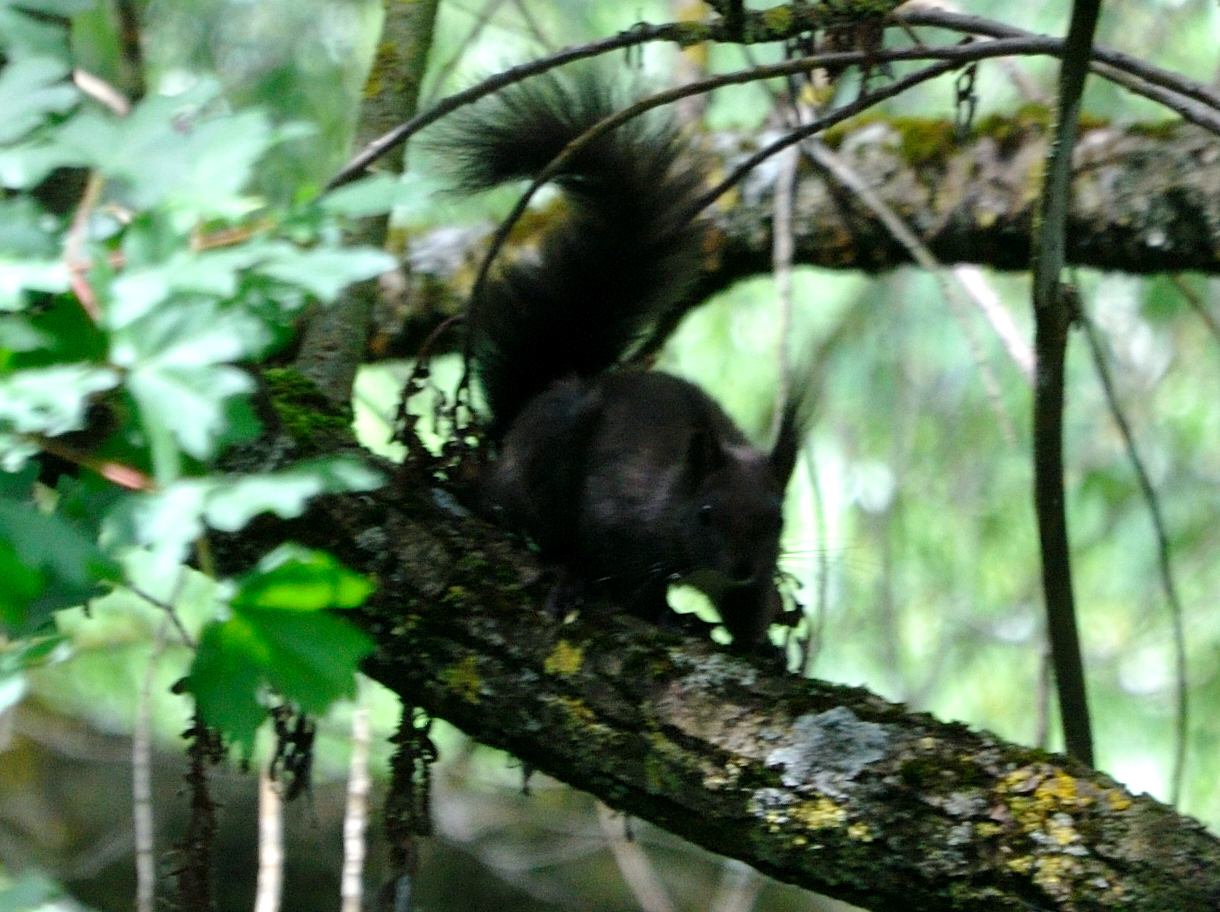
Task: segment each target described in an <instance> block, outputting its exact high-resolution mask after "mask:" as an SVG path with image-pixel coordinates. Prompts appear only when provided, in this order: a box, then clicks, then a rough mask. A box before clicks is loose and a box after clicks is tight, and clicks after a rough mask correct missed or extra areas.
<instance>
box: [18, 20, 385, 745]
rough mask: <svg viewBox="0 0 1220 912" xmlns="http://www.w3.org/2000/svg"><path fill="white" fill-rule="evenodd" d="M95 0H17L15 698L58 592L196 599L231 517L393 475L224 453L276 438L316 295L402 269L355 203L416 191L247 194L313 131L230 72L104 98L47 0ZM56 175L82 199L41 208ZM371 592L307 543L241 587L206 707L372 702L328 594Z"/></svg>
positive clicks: (250, 730) (225, 600)
mask: <svg viewBox="0 0 1220 912" xmlns="http://www.w3.org/2000/svg"><path fill="white" fill-rule="evenodd" d="M91 6H92V4H89V3H78V2H43V3H34V2H30V3H23V4H22V5H21V8H20V9H18V8H15V7H13V6H11V5H9V4H0V35H2V36H3V37H2V38H0V48H2V49H3V53H4V54H5V57H6V59H7V61H8V63H7V65H6V66H5V67H4V68H3V70H0V108H3V109H4V110H5V114H6V116H5V118H4V123H3V124H0V186H3V187H4V190H5V198H4V199H3V200H0V468H3V470H4V474H2V475H0V635H2V636H3V637H7V638H8V639H7V641H6V640H5V639H3V638H0V650H2V651H0V700H4V699H9V698H10V697H12V695H13V694H17V693H19V692H20V689H21V686H22V685H21V682H22V680H23V675H24V673H25V671H26V669H27V668H28V667H30V666H31V665H32V664H36V663H37V662H40V661H42V660H44V659H45V658H46V657H47V655H48V654H50V652H51V651H53V650H54V647H55V646H56V645H57V644H58V643H59V642H60V641H61V638H60V637H59V636H58V635H57V634H55V632H54V631H55V626H56V619H55V612H57V611H59V610H60V609H64V608H68V607H71V606H74V605H80V604H84V603H87V602H89V601H90V600H92V599H94V598H96V597H98V596H99V595H101V594H103V593H104V592H105V591H107V590H110V589H115V588H119V589H121V588H123V587H127V586H130V587H133V588H134V589H136V590H137V591H139V592H141V593H149V594H150V596H149V597H152V598H155V599H157V600H158V603H160V600H163V601H164V604H163V605H162V610H170V611H176V610H177V609H178V604H179V600H180V598H181V590H182V588H183V581H184V579H185V572H186V571H185V567H184V565H185V563H186V562H188V561H190V560H192V559H193V558H194V554H193V552H195V551H196V550H197V549H199V554H200V555H202V556H201V558H200V559H201V561H202V562H203V563H205V564H206V560H207V559H206V548H202V547H201V546H202V544H203V543H205V542H206V539H207V536H208V534H209V530H221V531H225V532H232V531H237V530H239V529H241V528H243V527H244V526H245V525H246V524H247V523H249V522H250V521H251V520H252V519H253V518H254V517H256V516H258V515H260V514H263V513H270V514H273V515H275V516H278V517H281V518H290V517H295V516H299V515H301V513H302V512H303V511H304V510H305V509H306V507H307V505H308V502H309V500H310V499H311V498H313V497H315V496H317V495H318V494H322V493H340V492H347V491H357V490H368V489H370V488H373V487H376V486H378V485H380V484H381V483H382V479H381V477H380V475H379V473H377V472H375V471H373V470H371V469H370V468H368V467H367V466H365V465H364V464H362V463H360V462H358V461H356V460H354V459H351V458H329V459H305V460H300V461H297V462H295V463H293V464H291V465H287V466H284V467H282V468H280V469H278V470H276V471H269V472H263V473H258V474H232V473H226V472H221V471H220V470H219V469H218V460H219V459H220V457H221V456H222V454H223V453H224V450H225V448H226V447H227V446H229V445H231V444H232V443H234V442H238V441H242V440H248V439H250V438H251V437H253V436H255V435H257V434H258V433H259V424H258V422H257V420H256V419H255V417H254V408H253V403H252V396H253V395H254V392H255V384H254V381H253V377H252V375H251V372H250V365H251V364H253V363H254V362H256V361H258V360H259V359H262V358H265V357H266V356H268V355H270V354H272V353H274V352H275V351H276V349H278V348H279V347H280V346H282V345H283V344H284V343H285V342H286V341H287V340H288V339H289V338H290V337H291V334H292V333H293V331H294V323H295V321H296V319H297V318H298V317H299V315H300V314H301V312H302V310H303V308H304V307H305V306H306V305H308V304H311V303H318V304H326V303H329V302H332V301H334V300H335V299H336V298H337V297H338V296H339V295H340V294H341V293H342V292H343V289H344V288H345V287H346V286H347V285H349V284H350V283H352V282H355V281H361V280H364V279H367V278H370V277H372V276H375V275H377V274H379V273H381V272H383V271H385V270H386V269H388V268H390V267H391V266H392V260H391V259H390V258H389V257H388V256H387V255H386V254H385V253H383V252H382V251H379V250H373V249H366V248H348V247H345V246H343V245H342V243H341V240H340V237H341V230H340V229H341V228H342V223H341V222H340V221H339V219H341V218H344V217H346V216H348V215H351V214H354V213H358V214H362V215H363V214H367V213H369V212H373V211H385V210H386V209H387V208H388V207H389V206H391V205H392V204H393V202H394V194H393V193H391V192H388V191H387V188H386V187H385V186H384V183H383V182H379V181H373V182H370V183H371V186H364V185H361V184H356V185H353V186H352V187H350V188H348V189H347V190H346V191H345V195H344V196H341V197H340V198H339V200H338V202H331V203H328V204H326V205H321V204H319V203H317V202H315V201H311V200H307V199H301V200H298V201H296V202H294V203H292V204H290V205H280V206H276V205H272V204H271V203H269V202H268V201H267V200H266V199H264V198H263V197H261V196H260V195H259V194H258V193H257V192H256V191H255V190H252V189H251V188H254V187H257V186H258V185H259V176H260V169H262V168H263V167H264V164H265V162H266V161H267V160H268V157H269V156H270V155H271V154H272V153H273V152H274V151H275V150H276V149H277V148H278V147H280V146H281V145H283V144H284V143H285V142H287V141H290V140H295V139H299V138H301V137H303V136H306V135H308V134H309V132H310V131H309V130H308V129H306V128H305V127H302V126H300V125H293V124H287V125H276V124H274V123H273V120H272V118H271V117H270V116H269V115H268V114H267V113H265V112H264V111H263V110H261V109H259V108H256V107H248V108H246V109H244V110H233V109H232V108H231V107H230V106H229V105H228V104H227V103H226V100H225V99H224V98H222V97H221V93H220V91H219V88H218V86H217V85H216V84H215V83H214V82H209V81H207V80H202V79H201V80H197V81H196V82H195V83H194V84H193V85H192V86H191V87H190V88H189V89H187V90H186V91H184V92H181V93H179V94H176V95H172V96H171V95H159V94H150V95H149V96H147V97H146V98H144V99H143V100H141V101H139V102H137V103H136V104H135V105H134V106H133V107H132V110H131V111H130V113H129V114H127V115H126V116H120V115H118V114H116V113H114V112H113V111H110V110H108V109H107V108H105V107H103V106H102V105H100V104H98V103H96V102H94V101H93V100H91V99H89V98H87V97H85V96H83V95H82V94H81V93H80V92H79V91H78V90H77V89H76V87H75V86H74V85H73V83H72V81H71V78H70V74H71V70H72V67H73V61H72V59H71V57H70V56H69V54H68V47H69V44H68V42H67V40H66V35H65V33H64V29H63V27H61V26H59V25H56V24H54V23H52V22H50V21H49V20H44V19H40V18H39V17H38V16H37V15H30V14H29V12H27V11H30V12H34V13H37V12H52V13H55V14H57V15H64V16H71V15H73V14H76V13H79V12H81V11H83V10H85V9H87V8H89V7H91ZM57 185H61V186H63V187H66V188H68V190H67V196H66V198H67V199H68V200H69V201H73V200H74V201H75V203H74V211H73V212H71V213H69V214H68V215H62V214H56V213H55V212H52V211H49V210H48V209H47V208H45V206H44V203H43V202H42V200H43V199H45V198H46V197H45V194H44V191H45V190H46V189H47V187H53V186H57ZM378 200H380V206H379V205H378ZM40 479H41V480H40ZM370 590H371V584H370V583H369V582H368V581H366V580H363V579H362V578H360V577H358V576H356V575H355V574H352V573H351V572H350V571H347V570H345V569H344V568H343V567H342V566H340V565H339V564H338V563H337V562H336V561H335V560H334V559H333V558H331V557H329V556H328V555H325V554H321V553H315V552H301V551H299V550H277V551H276V552H275V553H273V554H272V555H269V556H268V558H267V559H266V560H265V561H264V562H263V563H262V564H260V566H259V567H258V569H257V570H255V571H253V572H251V573H250V574H249V575H247V576H245V577H242V578H240V579H237V580H232V581H228V582H224V581H221V585H219V586H217V588H216V593H215V595H214V597H213V599H212V601H211V605H212V608H211V613H212V615H213V617H214V618H215V619H214V620H213V621H212V622H211V623H209V624H207V625H206V626H205V627H204V631H203V633H202V636H201V638H200V642H199V648H198V653H197V655H196V657H195V663H194V666H193V668H192V671H191V675H190V679H189V681H190V690H191V691H192V692H193V693H194V694H195V696H196V697H197V699H198V701H199V707H200V709H201V711H202V713H203V715H204V718H205V719H207V720H208V721H209V722H210V723H212V724H214V725H216V726H218V727H220V728H221V729H222V730H224V731H225V733H226V734H227V735H228V736H229V737H230V738H231V739H233V740H234V741H235V742H237V743H239V744H241V745H242V746H243V748H245V749H246V750H247V751H248V750H249V748H250V746H251V744H252V742H253V738H254V732H255V730H256V729H257V727H258V726H259V724H260V723H261V722H262V720H263V718H264V715H265V708H264V707H265V706H266V705H267V702H268V700H267V694H268V692H269V689H273V690H275V691H278V693H279V697H280V699H286V700H289V701H292V702H294V703H296V704H297V705H299V706H301V707H302V708H304V709H306V710H308V711H311V712H320V711H322V710H324V709H325V708H326V707H327V706H328V705H329V704H330V703H331V702H333V701H334V700H335V699H337V698H338V697H341V696H344V695H348V694H350V693H351V692H352V688H353V683H352V682H353V672H354V670H355V668H356V664H357V663H358V662H359V660H360V659H361V658H362V657H363V656H364V655H366V654H367V652H368V650H369V648H370V644H369V642H368V640H367V638H366V637H365V636H364V635H363V634H361V633H360V632H359V631H357V630H356V629H355V628H354V627H352V626H351V625H349V624H348V623H347V622H346V621H344V620H342V619H341V618H340V617H338V616H336V615H334V614H332V613H331V612H329V611H328V610H326V609H330V608H348V607H352V606H354V605H357V604H359V603H360V602H361V601H363V599H364V598H365V597H366V596H367V595H368V593H369V591H370ZM87 624H88V622H87V621H86V622H84V625H85V626H87ZM12 698H13V699H15V697H12Z"/></svg>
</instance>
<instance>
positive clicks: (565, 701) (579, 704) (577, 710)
mask: <svg viewBox="0 0 1220 912" xmlns="http://www.w3.org/2000/svg"><path fill="white" fill-rule="evenodd" d="M555 703H556V705H558V706H561V707H562V708H563V710H564V712H565V713H567V715H568V716H569V717H570V718H571V719H572V720H573V721H574V722H578V723H580V724H581V725H588V724H590V723H593V722H596V721H597V716H596V715H594V713H593V710H591V709H589V707H588V706H587V705H586V704H585V702H584V701H583V700H577V699H576V698H575V697H556V698H555Z"/></svg>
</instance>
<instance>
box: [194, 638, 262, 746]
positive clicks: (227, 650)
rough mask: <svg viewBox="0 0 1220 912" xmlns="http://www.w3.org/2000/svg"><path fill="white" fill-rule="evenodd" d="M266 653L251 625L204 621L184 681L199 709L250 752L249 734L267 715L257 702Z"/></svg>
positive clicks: (252, 740)
mask: <svg viewBox="0 0 1220 912" xmlns="http://www.w3.org/2000/svg"><path fill="white" fill-rule="evenodd" d="M269 660H270V656H269V654H268V653H267V652H266V651H265V650H263V649H261V648H260V644H259V643H258V641H257V638H256V636H255V632H254V630H253V629H251V627H250V625H248V624H246V623H244V622H243V621H241V620H238V619H236V618H230V619H229V620H227V621H214V622H213V623H211V624H208V625H207V626H206V627H205V628H204V629H203V633H202V634H201V635H200V637H199V648H198V649H197V650H196V651H195V659H194V661H193V662H192V663H191V670H190V674H189V675H188V676H187V679H186V685H185V686H186V690H188V691H189V692H190V693H192V694H194V695H195V702H196V704H197V706H198V709H199V713H200V715H201V716H203V718H204V719H205V720H206V721H207V723H208V724H209V725H212V726H215V727H216V728H219V729H220V730H221V731H222V732H224V733H225V735H226V736H227V737H228V738H229V739H230V740H232V741H233V743H235V744H237V745H239V746H240V747H241V748H242V753H243V755H245V756H247V757H248V756H249V755H250V752H251V751H252V750H253V749H254V734H255V732H256V731H258V727H259V726H260V725H261V724H262V722H263V719H264V718H265V717H266V712H265V711H264V709H263V707H262V704H261V703H260V702H259V696H260V690H261V684H262V682H263V681H264V680H265V678H266V675H265V674H264V671H265V668H266V665H267V663H268V661H269Z"/></svg>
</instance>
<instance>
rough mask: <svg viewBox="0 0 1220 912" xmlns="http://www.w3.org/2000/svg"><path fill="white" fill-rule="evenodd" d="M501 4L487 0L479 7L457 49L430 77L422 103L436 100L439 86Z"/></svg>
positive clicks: (502, 3) (493, 0)
mask: <svg viewBox="0 0 1220 912" xmlns="http://www.w3.org/2000/svg"><path fill="white" fill-rule="evenodd" d="M503 5H504V0H487V2H486V3H484V4H483V6H482V7H481V8H480V9H479V11H478V13H477V14H476V15H475V20H474V25H472V26H471V27H470V31H469V32H467V33H466V36H465V37H464V38H462V40H461V41H459V42H458V45H457V49H456V50H455V51H454V52H453V53H452V54H451V55H450V56H449V59H448V60H446V61H445V62H444V63H442V64H441V65H440V66H439V67H438V68H437V70H436V76H434V77H433V78H432V88H431V90H430V91H429V92H428V95H427V97H425V98H424V99H423V101H422V103H423V104H424V105H431V104H432V103H433V102H434V101H436V96H437V93H438V92H440V89H441V87H442V86H443V85H444V84H445V82H446V80H448V79H449V77H450V76H451V75H452V74H453V71H454V70H455V69H457V65H458V64H459V63H460V62H461V60H462V55H463V54H465V53H466V50H467V48H469V47H470V46H471V45H472V44H474V42H475V41H476V40H477V39H478V37H479V35H480V34H482V32H483V29H485V28H486V27H487V24H488V23H489V22H490V21H491V17H492V16H494V15H495V13H496V10H498V9H499V8H500V7H501V6H503Z"/></svg>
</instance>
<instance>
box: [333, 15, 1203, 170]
mask: <svg viewBox="0 0 1220 912" xmlns="http://www.w3.org/2000/svg"><path fill="white" fill-rule="evenodd" d="M816 9H818V8H817V7H810V8H809V12H808V15H804V14H802V15H798V16H796V17H794V18H793V20H792V22H791V27H790V31H791V33H792V34H800V33H802V32H804V31H807V30H808V29H809V28H811V27H814V26H816V25H817V24H818V23H817V22H815V21H812V20H811V18H810V17H813V18H816V14H815V10H816ZM807 19H810V21H807ZM893 21H894V23H895V25H898V26H901V27H904V28H906V27H908V26H910V25H928V26H936V27H941V28H949V29H954V30H956V31H960V32H965V33H967V34H978V35H987V36H990V37H993V38H996V39H998V40H1000V41H1004V40H1015V39H1023V40H1026V41H1029V42H1030V43H1029V44H1027V45H1023V46H1022V45H1019V44H1018V45H1014V46H1013V47H1012V49H1011V50H1009V51H1005V52H1004V53H1001V54H984V55H982V56H984V57H995V56H1034V55H1050V56H1054V57H1060V56H1062V55H1063V53H1064V50H1063V42H1062V41H1060V40H1059V39H1057V38H1052V37H1050V36H1046V35H1036V34H1033V33H1031V32H1027V31H1024V30H1022V29H1018V28H1014V27H1012V26H1008V25H1005V24H1003V23H998V22H994V21H992V20H988V19H983V18H981V17H977V16H961V15H958V14H954V13H947V12H944V11H942V10H927V9H912V10H908V11H904V12H903V13H901V14H898V15H896V16H895V17H894V19H893ZM693 26H695V27H693ZM755 31H756V30H753V29H751V30H748V33H749V34H754V33H755ZM697 34H698V36H699V37H700V38H701V39H702V40H707V41H713V42H716V41H729V42H732V43H735V44H741V43H745V42H743V40H742V39H741V36H737V35H732V34H729V33H728V30H727V29H726V28H724V25H723V23H719V24H713V25H706V24H701V23H697V24H692V23H683V22H669V23H662V24H659V25H649V24H644V23H641V24H638V25H636V26H633V27H632V28H631V29H629V30H627V31H625V32H620V33H619V34H617V35H611V36H610V37H608V38H604V39H602V40H600V41H594V42H591V43H589V44H583V45H576V46H573V47H567V48H563V49H561V50H559V51H556V52H555V53H554V54H550V55H548V56H546V57H542V58H539V59H537V60H533V61H530V62H528V63H523V64H519V65H517V66H514V67H510V68H509V69H507V70H505V71H503V72H502V73H497V74H496V75H494V76H492V77H490V78H488V79H485V80H483V81H482V82H480V83H478V84H477V85H473V86H470V87H469V88H467V89H464V90H462V91H461V92H456V93H454V94H453V95H449V96H447V97H446V98H443V99H442V100H441V101H439V102H437V104H436V105H435V106H433V107H431V108H429V109H428V110H427V111H424V112H422V113H420V114H417V115H415V116H414V117H412V118H411V119H410V120H408V121H406V122H405V123H402V124H400V125H399V126H397V127H395V128H394V129H392V130H390V131H388V132H386V133H384V134H383V135H381V136H379V137H378V138H377V139H375V140H373V141H372V142H370V143H369V144H368V145H367V146H366V147H365V148H364V149H363V150H362V151H361V152H360V153H358V154H357V155H355V156H354V157H353V158H352V159H351V160H350V161H349V162H348V163H347V164H346V165H344V166H343V167H342V168H341V169H340V170H339V172H338V173H337V174H336V175H335V176H334V177H333V178H331V180H330V182H329V183H328V184H327V185H326V187H325V190H324V192H329V191H331V190H334V189H335V188H337V187H341V186H343V185H344V184H347V183H349V182H351V181H353V180H355V179H356V178H358V177H360V176H361V175H362V174H363V173H364V171H365V170H366V169H367V168H368V167H369V165H371V164H372V163H373V162H375V161H376V160H377V159H379V158H381V157H382V156H383V155H385V154H386V153H388V152H389V151H390V150H392V149H393V148H395V147H396V146H398V145H400V144H401V143H403V142H405V141H406V140H407V138H408V137H410V136H412V135H413V134H415V133H417V132H419V131H420V130H422V129H423V128H424V127H426V126H428V125H429V124H432V123H435V122H436V121H437V120H439V119H440V118H442V117H444V116H445V115H447V114H450V113H452V112H453V111H455V110H457V109H458V108H460V107H463V106H465V105H468V104H471V103H473V102H475V101H478V100H479V99H480V98H483V97H485V96H487V95H490V94H491V93H493V92H496V91H499V90H500V89H502V88H504V87H505V86H507V85H511V84H512V83H514V82H519V81H521V80H523V79H526V78H528V77H530V76H536V75H538V74H540V73H545V72H547V71H548V70H552V69H554V68H555V67H559V66H563V65H564V64H568V63H572V62H574V61H576V60H584V59H586V58H589V57H596V56H599V55H601V54H605V53H607V52H610V51H615V50H621V49H624V48H630V47H634V46H636V45H639V44H645V43H647V42H651V41H671V42H676V43H678V44H686V43H689V42H690V41H692V40H693V39H694V37H695V36H696V35H697ZM757 34H758V36H759V38H758V40H762V41H775V40H778V39H779V38H780V37H783V36H780V35H775V34H772V33H771V31H769V30H766V29H761V30H757ZM935 50H937V49H929V48H925V47H923V46H919V47H915V48H903V49H894V50H882V51H868V52H864V51H859V52H847V53H844V54H842V55H836V54H830V55H824V56H825V57H826V64H825V65H836V64H837V65H840V66H845V65H849V64H852V63H868V64H881V63H888V62H891V61H894V60H927V59H936V58H937V57H938V54H936V53H929V52H930V51H935ZM1096 57H1097V60H1098V61H1100V62H1101V63H1104V64H1108V65H1109V66H1110V67H1112V68H1113V69H1114V70H1117V71H1121V72H1125V73H1128V74H1130V75H1131V76H1134V77H1137V78H1138V79H1139V82H1132V81H1130V80H1128V81H1127V82H1125V83H1123V84H1124V85H1125V86H1126V87H1127V88H1129V89H1130V90H1131V91H1134V92H1137V93H1138V94H1141V95H1144V96H1145V97H1148V98H1151V99H1153V100H1154V101H1157V102H1159V103H1161V104H1167V103H1168V100H1167V99H1168V96H1166V95H1164V94H1163V93H1152V92H1151V91H1149V90H1148V85H1149V84H1150V85H1153V86H1160V87H1161V88H1164V89H1168V90H1169V91H1170V92H1172V93H1175V94H1177V95H1181V96H1185V97H1186V98H1193V99H1195V100H1196V101H1199V102H1200V103H1201V104H1202V105H1203V106H1205V107H1206V108H1209V109H1211V110H1215V111H1220V93H1217V92H1216V91H1214V90H1212V89H1210V88H1208V87H1207V86H1205V85H1203V84H1202V83H1199V82H1196V81H1195V80H1191V79H1188V78H1186V77H1184V76H1181V75H1180V74H1177V73H1174V72H1172V71H1169V70H1165V69H1162V68H1160V67H1155V66H1152V65H1151V64H1148V63H1146V62H1144V61H1142V60H1139V59H1138V58H1135V57H1131V56H1129V55H1127V54H1122V53H1119V52H1117V51H1112V50H1109V49H1107V48H1098V49H1096ZM835 58H837V59H835ZM970 59H980V58H970ZM817 65H823V64H814V66H817ZM1097 72H1098V75H1101V76H1103V77H1104V78H1107V79H1109V78H1112V77H1113V75H1114V74H1113V71H1102V70H1100V69H1099V70H1098V71H1097ZM1171 107H1172V105H1171ZM1174 109H1175V110H1177V111H1178V113H1180V114H1182V116H1183V117H1187V118H1188V119H1190V120H1193V121H1194V122H1195V123H1198V124H1199V125H1200V126H1203V127H1205V128H1207V129H1209V130H1211V131H1213V132H1220V121H1218V120H1216V119H1215V118H1212V117H1210V116H1209V115H1208V114H1207V113H1206V111H1204V110H1202V109H1200V108H1197V107H1182V108H1181V109H1179V108H1178V107H1174Z"/></svg>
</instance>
